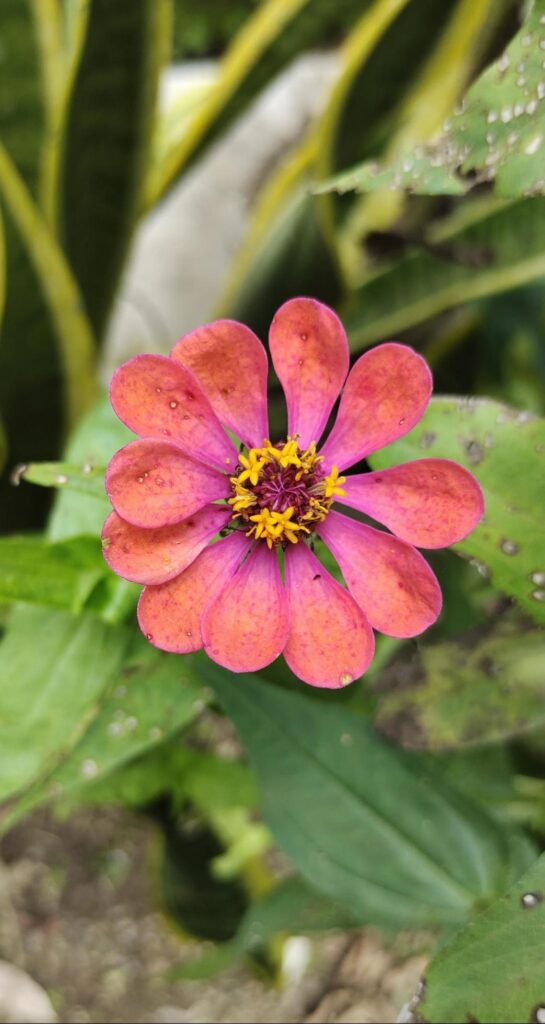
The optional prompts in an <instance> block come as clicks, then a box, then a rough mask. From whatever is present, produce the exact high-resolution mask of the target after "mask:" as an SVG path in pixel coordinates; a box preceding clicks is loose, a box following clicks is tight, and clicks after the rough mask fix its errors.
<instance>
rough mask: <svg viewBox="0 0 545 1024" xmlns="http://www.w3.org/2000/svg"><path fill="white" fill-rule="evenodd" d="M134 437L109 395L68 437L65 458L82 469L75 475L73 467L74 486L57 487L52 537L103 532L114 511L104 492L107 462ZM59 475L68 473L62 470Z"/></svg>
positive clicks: (51, 528)
mask: <svg viewBox="0 0 545 1024" xmlns="http://www.w3.org/2000/svg"><path fill="white" fill-rule="evenodd" d="M131 440H134V434H132V433H131V431H130V430H129V429H128V427H126V426H125V425H124V424H123V423H121V421H120V420H118V418H117V416H116V414H115V413H114V411H113V409H112V406H111V404H110V401H109V399H108V397H103V398H101V399H100V400H99V401H98V402H97V403H96V404H95V406H93V408H92V409H91V410H90V412H89V413H88V414H87V416H85V417H84V418H83V419H82V421H81V423H80V424H79V425H78V427H77V428H76V430H75V431H74V433H73V434H72V436H71V438H70V440H69V443H68V446H67V450H66V453H65V457H66V459H67V462H68V463H69V464H70V465H71V466H72V467H79V471H78V472H77V473H76V475H75V476H74V475H73V474H74V469H71V470H70V472H69V474H68V476H69V480H74V484H75V485H74V487H72V486H71V485H69V486H67V485H65V484H60V485H59V487H58V493H57V496H56V499H55V502H54V505H53V511H52V514H51V518H50V520H49V523H48V528H47V532H48V536H49V537H50V539H51V540H54V541H60V540H64V539H66V538H68V537H77V536H78V535H80V534H94V535H99V534H100V530H101V528H102V523H103V521H104V519H106V517H107V515H108V514H109V512H110V511H111V509H110V503H109V501H108V499H107V497H106V492H104V484H103V472H104V470H103V467H106V466H107V465H108V463H109V462H110V460H111V458H112V456H113V455H114V453H115V452H117V451H118V449H120V447H123V445H124V444H128V442H129V441H131ZM89 470H91V471H89ZM60 475H61V476H64V475H65V476H66V475H67V474H66V473H62V472H60ZM27 479H29V477H28V475H27ZM84 480H85V483H84ZM37 482H41V481H37ZM87 484H88V487H89V489H88V490H87V489H86V486H87ZM83 488H85V493H83ZM91 493H92V496H93V498H92V500H91V497H90V496H91Z"/></svg>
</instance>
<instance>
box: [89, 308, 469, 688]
mask: <svg viewBox="0 0 545 1024" xmlns="http://www.w3.org/2000/svg"><path fill="white" fill-rule="evenodd" d="M269 343H270V351H271V356H272V361H273V365H274V369H275V371H276V374H277V376H278V378H279V379H280V382H281V384H282V386H283V389H284V392H285V396H286V402H287V409H288V432H287V433H288V436H287V438H286V439H282V440H280V441H279V440H275V439H271V438H270V433H269V427H268V418H267V356H266V353H265V349H264V347H263V345H262V344H261V342H260V341H259V339H258V338H257V337H256V336H255V334H253V332H252V331H251V330H249V328H248V327H245V326H244V325H243V324H240V323H236V322H235V321H232V320H218V321H216V322H215V323H211V324H207V325H206V326H204V327H200V328H198V329H197V330H195V331H192V332H191V333H190V334H188V335H186V336H185V337H183V338H181V340H180V341H178V342H177V344H176V345H175V346H174V348H173V350H172V352H171V355H170V357H166V356H159V355H141V356H136V357H135V358H134V359H131V360H129V362H127V363H125V364H124V365H123V366H121V367H120V368H119V369H118V370H117V371H116V373H115V374H114V377H113V380H112V384H111V401H112V405H113V408H114V410H115V412H116V413H117V415H118V416H119V418H120V419H121V420H122V421H123V422H124V423H125V424H126V425H127V426H128V427H130V429H131V430H133V431H134V432H135V433H136V434H139V435H140V439H139V440H136V441H133V442H132V443H131V444H128V445H127V446H126V447H125V448H122V449H121V451H119V452H117V454H116V455H114V457H113V458H112V460H111V462H110V465H109V467H108V471H107V475H106V489H107V492H108V495H109V497H110V500H111V503H112V505H113V508H114V511H113V512H112V513H111V515H110V516H109V517H108V519H107V520H106V524H105V526H104V531H103V541H104V550H105V557H106V559H107V561H108V563H109V565H110V566H111V568H112V569H113V570H114V571H115V572H116V573H118V574H119V575H120V576H123V577H124V578H125V579H128V580H133V581H135V582H136V583H141V584H145V589H144V591H143V592H142V595H141V597H140V601H139V606H138V619H139V623H140V627H141V629H142V631H143V632H144V634H145V635H146V637H147V639H148V640H149V641H150V642H151V643H153V644H155V645H156V646H157V647H160V648H162V649H163V650H165V651H174V652H177V653H179V654H182V653H188V652H190V651H196V650H198V649H199V648H201V647H204V649H205V651H206V652H207V654H208V655H209V657H210V658H212V659H213V660H214V661H215V662H217V663H218V664H220V665H223V666H225V667H226V668H228V669H231V670H232V671H234V672H249V671H255V670H257V669H261V668H263V667H264V666H265V665H268V664H270V662H272V661H273V660H274V659H275V658H277V657H278V655H280V654H283V655H284V657H285V659H286V661H287V663H288V665H289V666H290V668H291V669H292V671H293V672H294V673H295V674H296V675H297V676H299V678H300V679H302V680H304V681H305V682H306V683H310V684H311V685H313V686H326V687H338V686H345V685H346V684H347V683H350V682H351V681H352V680H353V679H356V678H358V677H359V676H361V675H362V673H363V672H365V670H366V669H367V668H368V666H369V663H370V662H371V659H372V657H373V652H374V635H373V629H376V630H380V631H381V632H382V633H386V634H388V635H389V636H394V637H412V636H416V635H417V634H418V633H421V632H422V631H423V630H425V629H427V628H428V626H430V625H431V624H432V623H433V622H435V620H436V618H437V616H438V615H439V612H440V610H441V591H440V589H439V585H438V582H437V579H436V577H435V575H434V574H433V572H432V570H431V568H430V566H429V565H428V563H427V562H426V560H425V559H424V558H423V556H422V555H421V554H420V553H419V552H418V551H417V550H416V547H415V546H414V545H418V546H419V547H424V548H440V547H444V546H447V545H450V544H453V543H455V542H456V541H459V540H461V539H462V538H463V537H465V536H466V535H467V534H468V533H469V532H470V531H471V530H472V529H473V528H474V526H475V525H476V524H477V523H478V521H479V519H480V518H481V516H482V513H483V499H482V494H481V490H480V488H479V485H478V483H477V481H476V480H475V478H474V477H473V476H472V474H471V473H469V472H468V471H467V470H466V469H464V468H463V467H462V466H459V465H457V464H456V463H455V462H450V461H448V460H446V459H419V460H418V461H415V462H409V463H405V464H404V465H401V466H396V467H393V468H391V469H386V470H383V471H381V472H365V473H356V474H355V475H351V476H344V475H341V474H344V472H345V470H347V469H349V468H350V467H351V466H354V465H355V464H356V463H359V462H361V461H362V460H363V459H365V458H366V456H368V455H369V454H371V452H374V451H376V450H377V449H379V448H383V447H384V446H385V445H388V444H390V443H391V442H392V441H395V440H396V439H397V438H399V437H401V436H402V435H403V434H406V433H407V432H408V431H409V430H411V429H412V428H413V427H414V426H415V424H416V423H418V421H419V419H420V418H421V416H422V414H423V413H424V410H425V409H426V406H427V404H428V401H429V398H430V394H431V389H432V379H431V373H430V370H429V367H428V365H427V363H426V362H425V360H424V359H423V358H422V356H420V355H418V353H417V352H414V351H413V350H412V349H411V348H408V347H407V346H406V345H399V344H397V343H394V342H390V343H387V344H384V345H379V346H378V347H377V348H374V349H371V350H370V351H368V352H365V353H364V355H362V356H361V357H360V358H359V359H358V360H357V361H356V363H355V365H354V366H353V368H352V370H351V371H350V373H348V368H349V354H348V343H347V339H346V334H345V331H344V329H343V327H342V324H341V322H340V320H339V319H338V317H337V316H336V315H335V313H334V312H333V311H332V310H331V309H329V308H328V307H327V306H324V305H322V304H321V303H319V302H316V301H315V300H313V299H307V298H297V299H291V300H290V301H289V302H286V303H285V304H284V305H283V306H282V307H281V308H280V309H279V310H278V312H277V314H276V316H275V317H274V319H273V322H272V325H271V329H270V336H269ZM343 385H344V390H343V391H342V395H341V399H340V404H339V409H338V413H337V418H336V420H335V423H334V425H333V428H332V430H331V432H330V434H329V436H328V437H327V439H326V441H325V442H324V443H323V444H322V445H321V447H319V445H320V439H321V436H322V433H323V431H324V428H325V426H326V423H327V421H328V418H329V415H330V413H331V410H332V408H333V405H334V403H335V401H336V400H337V398H338V396H339V393H340V391H341V389H342V388H343ZM225 428H227V429H225ZM228 431H229V433H228ZM232 435H234V436H235V437H236V438H237V439H238V441H240V442H241V445H240V448H239V447H238V445H237V444H236V443H235V442H234V441H233V440H232V439H231V437H232ZM339 505H345V506H349V507H350V508H352V509H356V510H357V512H360V513H364V514H365V516H367V517H370V518H372V519H373V520H375V521H378V522H379V523H381V524H383V526H385V527H386V528H387V530H388V531H391V532H386V531H385V530H381V529H377V528H376V527H375V526H371V525H369V524H368V523H367V522H362V521H360V520H359V519H355V518H353V517H350V516H348V515H345V514H344V513H343V512H341V511H338V508H337V506H339ZM218 534H219V538H220V539H217V538H218ZM214 538H216V539H214ZM317 540H320V541H323V543H325V544H326V545H327V547H328V548H329V550H330V551H331V552H332V554H333V556H334V558H335V559H336V561H337V563H338V565H339V568H340V570H341V573H342V576H343V577H344V580H345V583H346V588H345V587H343V586H342V585H341V584H340V583H339V582H337V580H335V579H334V578H333V576H332V575H331V574H330V573H329V572H327V570H326V569H325V568H324V566H323V565H322V564H321V563H320V562H319V560H318V558H317V557H316V554H315V553H314V547H315V542H316V541H317ZM281 562H283V577H282V574H281Z"/></svg>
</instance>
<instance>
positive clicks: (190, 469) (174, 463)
mask: <svg viewBox="0 0 545 1024" xmlns="http://www.w3.org/2000/svg"><path fill="white" fill-rule="evenodd" d="M106 492H107V494H108V497H109V499H110V501H111V503H112V505H113V507H114V509H115V511H116V512H117V513H118V515H120V516H121V518H122V519H126V520H127V522H128V523H131V524H132V525H133V526H142V527H144V528H155V527H159V526H169V525H170V524H172V523H180V522H181V521H182V519H187V517H188V516H191V515H193V513H194V512H197V511H198V510H199V509H200V508H202V507H203V505H206V503H207V502H209V501H214V500H215V499H216V498H225V497H227V495H228V494H229V493H230V488H229V478H228V477H227V476H224V475H223V474H222V473H218V472H216V470H215V469H209V468H208V466H205V465H204V464H203V463H202V462H196V461H195V459H190V458H189V456H187V455H185V454H184V452H183V451H181V449H180V448H178V446H177V445H175V444H173V443H172V442H171V441H155V440H153V439H150V440H147V439H145V440H141V441H133V442H132V443H131V444H128V445H126V446H125V447H124V448H121V450H120V451H118V452H116V454H115V455H114V457H113V459H112V460H111V462H110V464H109V466H108V469H107V471H106Z"/></svg>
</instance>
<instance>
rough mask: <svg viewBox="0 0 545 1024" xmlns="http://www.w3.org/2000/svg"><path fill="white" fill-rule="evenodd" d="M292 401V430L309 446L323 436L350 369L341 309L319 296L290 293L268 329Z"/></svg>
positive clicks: (289, 402)
mask: <svg viewBox="0 0 545 1024" xmlns="http://www.w3.org/2000/svg"><path fill="white" fill-rule="evenodd" d="M269 344H270V349H271V356H272V361H273V363H274V368H275V370H276V373H277V375H278V378H279V380H280V383H281V384H282V387H283V388H284V393H285V395H286V402H287V406H288V434H289V435H292V434H299V445H300V447H301V448H306V447H308V445H309V444H310V443H311V441H316V442H317V441H319V439H320V437H321V435H322V432H323V430H324V427H325V425H326V423H327V418H328V416H329V414H330V412H331V410H332V408H333V405H334V403H335V401H336V399H337V397H338V394H339V391H340V390H341V388H342V386H343V383H344V380H345V378H346V374H347V372H348V342H347V340H346V333H345V330H344V327H343V325H342V324H341V321H340V320H339V318H338V316H337V315H336V313H334V312H333V310H332V309H329V307H328V306H324V305H322V303H321V302H317V301H316V300H315V299H305V298H300V299H289V301H288V302H285V303H284V305H283V306H281V307H280V309H279V310H278V312H277V313H276V315H275V317H274V319H273V322H272V324H271V330H270V334H269Z"/></svg>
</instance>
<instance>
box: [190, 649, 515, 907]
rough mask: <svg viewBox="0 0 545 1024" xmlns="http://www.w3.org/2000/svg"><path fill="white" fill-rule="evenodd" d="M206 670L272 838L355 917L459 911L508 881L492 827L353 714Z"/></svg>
mask: <svg viewBox="0 0 545 1024" xmlns="http://www.w3.org/2000/svg"><path fill="white" fill-rule="evenodd" d="M207 675H208V677H209V679H210V682H211V684H212V685H213V687H214V689H215V690H216V692H217V694H218V697H219V698H220V700H221V701H222V703H223V704H224V707H225V709H226V711H227V712H228V713H229V715H230V716H231V717H232V719H233V721H234V723H235V726H236V728H237V729H238V731H239V733H240V736H241V739H242V741H243V742H244V744H245V746H246V748H247V750H248V754H249V756H250V760H251V762H252V764H253V766H254V769H255V771H256V773H257V777H258V782H259V785H260V791H261V795H262V800H263V813H264V817H265V820H266V822H267V823H268V824H269V826H270V828H271V830H272V832H273V835H274V837H275V839H276V841H277V842H278V844H279V845H280V846H281V848H282V849H283V850H284V852H285V853H287V854H288V856H289V857H290V858H291V860H292V861H293V863H294V864H295V866H296V867H297V868H298V870H299V871H300V873H301V875H302V876H303V877H304V878H306V879H307V880H308V881H309V882H310V883H311V884H312V885H315V886H316V888H318V889H319V890H320V891H322V892H323V893H325V894H327V895H329V896H331V897H332V898H334V899H335V900H338V901H339V902H341V903H344V904H346V905H347V906H348V907H349V908H350V912H351V913H353V914H355V915H357V916H358V918H359V919H360V920H361V921H366V922H373V923H378V924H380V925H383V926H388V925H390V926H391V925H393V926H396V927H400V926H403V925H411V926H412V927H417V926H420V925H425V924H432V923H438V922H443V923H447V922H458V921H463V920H464V919H465V918H466V917H467V915H468V914H469V913H470V911H471V909H472V907H473V906H474V905H475V904H476V903H479V902H480V901H483V900H486V899H490V897H491V896H492V895H493V894H494V893H497V892H498V891H501V890H502V888H503V887H504V886H505V884H506V879H507V877H508V875H509V871H510V865H509V853H508V850H507V845H508V844H507V837H506V835H505V833H504V832H503V831H502V830H501V829H500V827H499V826H498V825H497V824H496V823H495V822H494V821H493V820H492V819H491V818H489V817H488V816H487V814H486V813H485V812H484V811H483V810H482V809H481V808H480V807H478V806H477V805H475V804H473V802H472V801H471V800H469V799H466V798H465V797H463V796H462V795H461V794H460V793H459V792H457V791H456V790H455V789H452V788H451V787H450V786H449V785H447V784H446V783H444V782H443V781H441V779H440V778H437V776H436V775H435V776H434V777H430V776H429V774H428V773H427V772H426V771H425V770H423V768H422V765H421V764H419V761H418V759H415V758H414V757H412V758H410V757H408V756H407V755H404V754H402V753H401V752H399V751H397V750H395V749H394V748H392V747H389V746H388V745H387V744H385V743H383V742H382V741H381V740H379V739H378V738H377V737H376V736H375V735H374V734H373V732H372V731H371V730H370V729H369V727H368V726H367V725H366V723H365V722H364V721H363V720H362V719H361V718H359V717H358V716H356V715H354V714H351V713H350V712H347V711H345V710H343V709H341V708H339V707H338V706H336V705H334V704H326V703H324V702H322V701H320V702H318V701H314V700H312V699H310V698H308V697H303V696H300V695H295V694H293V693H289V692H287V691H284V690H281V689H276V688H275V687H272V686H270V685H269V684H267V683H265V682H264V681H262V680H259V679H258V678H255V677H252V676H244V677H243V678H237V679H232V678H231V677H228V676H227V675H226V674H225V673H220V672H218V671H216V670H214V669H213V668H212V667H210V669H209V670H208V673H207Z"/></svg>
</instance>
